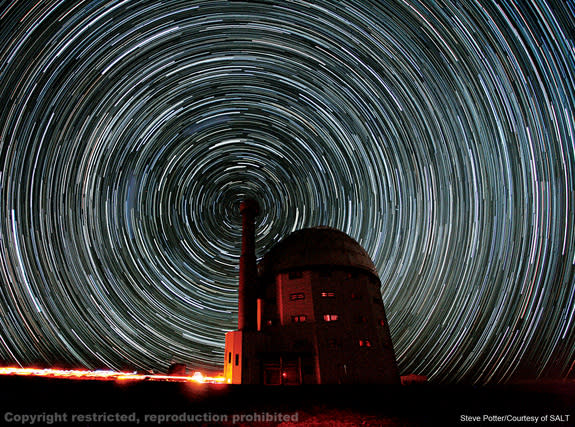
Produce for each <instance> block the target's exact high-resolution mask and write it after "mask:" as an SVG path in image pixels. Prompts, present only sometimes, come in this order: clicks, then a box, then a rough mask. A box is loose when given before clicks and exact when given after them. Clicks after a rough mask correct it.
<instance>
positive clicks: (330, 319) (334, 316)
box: [323, 314, 339, 322]
mask: <svg viewBox="0 0 575 427" xmlns="http://www.w3.org/2000/svg"><path fill="white" fill-rule="evenodd" d="M337 319H339V315H338V314H324V315H323V320H325V321H326V322H334V321H336V320H337Z"/></svg>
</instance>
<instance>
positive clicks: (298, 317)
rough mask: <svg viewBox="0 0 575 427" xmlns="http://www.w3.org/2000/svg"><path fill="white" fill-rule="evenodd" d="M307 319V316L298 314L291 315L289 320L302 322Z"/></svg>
mask: <svg viewBox="0 0 575 427" xmlns="http://www.w3.org/2000/svg"><path fill="white" fill-rule="evenodd" d="M306 320H307V316H306V315H305V314H298V315H297V316H292V317H291V321H292V322H293V323H303V322H305V321H306Z"/></svg>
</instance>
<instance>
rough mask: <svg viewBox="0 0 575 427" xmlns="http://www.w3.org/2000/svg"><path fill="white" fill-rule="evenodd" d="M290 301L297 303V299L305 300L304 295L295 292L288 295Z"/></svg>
mask: <svg viewBox="0 0 575 427" xmlns="http://www.w3.org/2000/svg"><path fill="white" fill-rule="evenodd" d="M289 299H290V301H297V300H298V299H305V294H304V293H303V292H296V293H295V294H290V296H289Z"/></svg>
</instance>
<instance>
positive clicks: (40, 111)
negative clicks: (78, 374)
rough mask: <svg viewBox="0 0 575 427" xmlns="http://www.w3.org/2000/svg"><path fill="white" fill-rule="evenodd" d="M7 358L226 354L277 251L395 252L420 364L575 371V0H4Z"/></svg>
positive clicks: (399, 308)
mask: <svg viewBox="0 0 575 427" xmlns="http://www.w3.org/2000/svg"><path fill="white" fill-rule="evenodd" d="M0 7H1V8H0V104H1V111H0V138H1V139H0V219H1V224H0V225H1V228H0V258H1V259H0V284H1V288H0V361H1V362H3V364H6V365H7V364H20V365H22V366H28V365H31V364H35V363H43V364H46V365H51V364H60V365H73V366H81V367H86V368H90V369H94V368H100V367H106V368H110V369H124V368H131V369H142V370H150V369H154V370H156V371H165V370H166V369H167V366H168V365H169V364H170V363H171V362H176V361H177V362H185V363H187V364H188V365H190V366H191V367H194V368H197V369H206V370H216V371H217V370H221V369H222V365H223V350H224V335H225V332H226V331H229V330H233V329H235V328H236V322H237V311H236V310H237V275H238V261H239V249H240V233H241V225H240V217H239V214H238V206H239V202H240V200H242V199H243V198H245V197H247V196H249V197H254V198H256V199H257V200H258V201H259V203H260V205H261V211H262V214H261V215H260V217H258V219H257V243H258V256H261V255H263V254H264V253H265V251H266V250H267V249H269V248H270V247H271V246H272V245H273V244H274V243H276V242H278V241H279V240H280V239H281V238H282V237H284V236H286V235H287V234H289V233H290V232H292V231H294V230H297V229H300V228H304V227H311V226H318V225H327V226H331V227H335V228H338V229H340V230H342V231H345V232H346V233H348V234H349V235H350V236H352V237H353V238H355V239H356V240H357V241H358V242H360V243H361V244H362V245H363V246H364V247H365V249H366V250H367V252H368V253H369V254H370V255H371V257H372V259H373V260H374V263H375V265H376V267H377V269H378V271H379V274H380V278H381V281H382V295H383V300H384V303H385V306H386V310H387V317H388V321H389V324H390V329H391V334H392V337H393V341H394V346H395V352H396V356H397V359H398V363H399V366H400V370H401V372H402V373H403V374H407V373H417V374H422V375H427V376H429V378H430V380H432V381H440V382H476V383H485V382H502V381H507V380H510V379H514V378H517V377H538V376H553V377H565V376H571V377H573V376H574V375H575V366H574V365H575V363H574V357H575V329H574V328H575V325H574V323H575V265H574V264H575V232H574V228H573V223H574V218H575V216H574V204H575V190H574V185H575V3H574V2H573V1H572V0H566V1H564V0H557V1H553V2H546V1H539V0H531V1H520V0H517V1H503V0H501V1H487V0H482V1H474V0H473V1H472V0H468V1H463V0H462V1H455V0H454V1H447V0H446V1H439V0H438V1H431V0H429V1H427V0H426V1H421V2H418V1H416V0H403V1H400V0H397V1H389V2H388V1H385V2H384V1H381V2H378V1H368V0H363V1H359V0H358V1H353V0H349V1H340V2H337V1H327V0H326V1H317V0H314V1H300V0H291V1H289V0H288V1H285V0H281V1H280V0H277V1H250V2H243V1H207V0H204V1H189V0H186V1H183V0H181V1H170V0H166V1H162V2H159V1H148V2H146V1H139V0H138V1H135V0H129V1H115V0H102V1H77V2H69V3H66V4H64V2H61V1H43V2H34V1H12V2H3V3H2V6H0Z"/></svg>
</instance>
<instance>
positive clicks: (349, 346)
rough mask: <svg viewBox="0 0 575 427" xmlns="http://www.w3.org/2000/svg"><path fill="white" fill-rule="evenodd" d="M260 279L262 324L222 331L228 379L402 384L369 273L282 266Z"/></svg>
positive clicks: (377, 284)
mask: <svg viewBox="0 0 575 427" xmlns="http://www.w3.org/2000/svg"><path fill="white" fill-rule="evenodd" d="M263 285H264V287H263V294H261V295H260V298H261V300H262V301H263V305H262V309H263V312H262V313H261V316H262V322H261V331H259V332H258V331H249V332H247V331H234V332H229V333H228V334H226V355H225V357H226V359H225V366H224V371H225V376H226V378H227V379H228V380H229V381H230V382H232V383H234V384H238V383H242V384H261V383H266V382H269V383H273V384H299V383H304V384H316V383H320V384H333V383H382V384H399V383H400V379H399V372H398V369H397V363H396V361H395V355H394V352H393V346H392V343H391V338H390V335H389V327H388V325H387V320H386V316H385V310H384V307H383V302H382V299H381V292H380V282H379V280H378V279H377V278H376V277H374V276H373V275H372V274H370V273H367V272H363V271H362V270H353V269H345V268H321V269H318V268H313V269H308V270H304V271H292V272H282V273H279V274H277V275H276V277H275V278H273V279H272V281H271V282H268V283H264V284H263ZM282 370H284V371H283V372H282ZM282 374H283V376H282Z"/></svg>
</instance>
